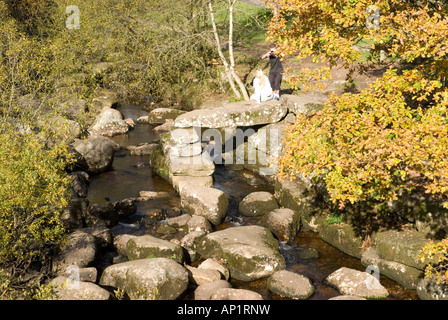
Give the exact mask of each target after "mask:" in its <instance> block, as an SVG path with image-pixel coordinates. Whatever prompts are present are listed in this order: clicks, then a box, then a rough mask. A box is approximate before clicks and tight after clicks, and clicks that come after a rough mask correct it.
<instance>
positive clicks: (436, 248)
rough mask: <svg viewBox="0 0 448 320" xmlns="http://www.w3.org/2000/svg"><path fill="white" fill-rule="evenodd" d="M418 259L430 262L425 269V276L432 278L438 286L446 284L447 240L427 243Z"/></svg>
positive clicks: (447, 281)
mask: <svg viewBox="0 0 448 320" xmlns="http://www.w3.org/2000/svg"><path fill="white" fill-rule="evenodd" d="M418 259H420V260H421V261H422V262H425V261H429V262H430V263H429V264H428V266H427V267H426V269H425V276H427V277H429V278H434V279H435V280H436V282H437V283H438V284H440V283H445V284H448V239H443V240H442V241H439V242H437V243H434V241H431V242H429V243H427V244H426V245H425V246H424V247H423V248H422V252H421V254H420V255H419V256H418Z"/></svg>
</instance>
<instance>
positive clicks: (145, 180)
mask: <svg viewBox="0 0 448 320" xmlns="http://www.w3.org/2000/svg"><path fill="white" fill-rule="evenodd" d="M120 111H121V112H122V113H123V114H124V116H125V117H131V118H133V119H134V120H135V119H136V118H137V117H138V116H141V115H144V114H145V113H144V112H142V111H141V110H140V109H139V108H137V107H132V106H126V107H125V108H123V109H120ZM112 139H113V140H114V141H115V142H117V143H119V144H120V145H121V146H122V147H126V146H128V145H137V144H140V143H147V142H153V141H155V140H157V134H156V133H155V132H154V130H153V126H151V125H137V126H136V128H135V129H134V130H132V131H130V132H129V133H128V134H126V135H122V136H117V137H114V138H112ZM214 182H215V188H217V189H220V190H222V191H224V192H225V193H226V194H227V195H228V197H229V210H228V212H227V217H226V219H225V221H224V223H223V224H222V225H220V226H219V227H218V228H217V230H220V229H224V228H228V227H232V226H238V225H248V224H257V223H258V221H259V218H257V217H251V218H246V217H242V216H240V215H239V214H238V204H239V202H240V201H241V200H242V199H243V198H244V197H245V196H246V195H247V194H249V193H251V192H254V191H269V192H273V191H274V190H273V186H272V184H269V183H268V182H267V181H266V180H264V179H263V178H261V177H258V176H256V175H254V174H253V173H251V172H249V171H244V170H243V171H230V170H227V169H226V168H225V167H224V166H222V165H221V166H217V167H216V171H215V174H214ZM140 191H165V192H170V193H172V197H169V198H167V199H161V200H153V201H149V202H140V203H139V204H138V210H137V213H136V214H135V215H133V216H131V217H130V218H129V219H127V220H126V221H123V223H122V224H120V225H119V226H118V227H116V228H114V232H115V233H134V234H155V230H156V228H157V226H158V225H157V224H155V225H153V226H152V227H141V226H139V224H138V221H139V220H140V219H141V217H143V216H145V215H150V214H154V212H156V211H157V210H160V209H168V208H173V207H174V208H176V207H177V208H179V207H180V199H179V197H178V196H177V194H176V193H175V191H174V189H173V188H172V186H171V185H170V184H169V183H168V182H167V181H166V180H164V179H162V178H160V177H159V176H158V175H156V174H155V173H154V172H153V171H152V170H151V168H150V166H149V157H137V156H131V155H130V154H129V152H128V151H126V150H121V151H119V152H117V154H116V157H115V160H114V164H113V170H112V171H110V172H107V173H103V174H101V175H98V176H93V177H91V178H90V187H89V195H88V199H89V201H90V203H102V204H105V203H107V202H114V201H118V200H122V199H126V198H133V197H137V196H138V193H139V192H140ZM180 236H181V234H178V235H177V236H173V237H176V238H177V237H180ZM309 248H312V249H315V250H316V251H317V252H318V254H319V257H318V258H308V259H307V258H300V254H301V253H302V252H303V251H304V250H310V249H309ZM280 251H281V253H282V255H283V256H284V257H285V260H286V269H287V270H290V271H293V272H296V273H299V274H302V275H304V276H306V277H308V278H309V279H310V280H311V281H312V282H313V285H314V287H315V293H314V294H313V296H311V297H310V300H327V299H329V298H331V297H335V296H337V295H339V293H338V292H337V290H336V289H334V288H333V287H331V286H329V285H327V284H326V283H325V281H324V280H325V278H326V277H327V276H328V275H329V274H331V273H332V272H334V271H336V270H337V269H339V268H341V267H343V266H345V267H348V268H353V269H357V270H361V271H365V269H366V268H365V267H364V266H362V264H361V262H360V260H359V259H356V258H353V257H351V256H349V255H347V254H345V253H343V252H341V251H340V250H338V249H336V248H335V247H333V246H331V245H329V244H328V243H326V242H324V241H323V240H321V239H320V238H319V235H318V234H316V233H312V232H303V231H301V232H299V234H298V235H297V237H296V238H295V239H294V241H292V242H280ZM199 262H200V261H199ZM199 262H196V263H195V264H198V263H199ZM266 281H267V280H266V279H262V280H257V281H253V282H243V281H238V280H231V283H232V286H233V287H235V288H244V289H249V290H253V291H256V292H258V293H260V294H261V295H262V296H263V297H264V298H265V299H271V300H274V299H275V300H277V299H282V298H281V297H280V296H277V295H275V294H273V293H271V292H270V291H269V290H268V289H267V287H266ZM380 282H381V284H382V285H383V286H385V287H386V288H387V289H388V291H389V293H390V296H389V297H388V299H394V300H417V299H418V297H417V294H416V291H415V290H406V289H404V288H403V287H402V286H400V285H398V284H397V283H396V282H394V281H392V280H390V279H388V278H386V277H383V276H381V277H380ZM192 290H193V288H191V290H189V292H187V294H186V295H185V296H184V299H191V298H192Z"/></svg>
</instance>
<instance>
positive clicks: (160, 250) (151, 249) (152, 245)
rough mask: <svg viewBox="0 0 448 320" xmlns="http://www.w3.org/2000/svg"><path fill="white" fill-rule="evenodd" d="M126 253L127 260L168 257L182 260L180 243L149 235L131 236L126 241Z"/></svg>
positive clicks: (182, 254) (178, 260)
mask: <svg viewBox="0 0 448 320" xmlns="http://www.w3.org/2000/svg"><path fill="white" fill-rule="evenodd" d="M126 255H127V257H128V259H129V260H137V259H145V258H168V259H172V260H174V261H177V262H183V261H184V253H183V249H182V247H181V246H180V245H177V244H175V243H172V242H170V241H166V240H162V239H159V238H156V237H153V236H150V235H145V236H138V237H134V238H131V239H130V240H129V241H128V242H127V243H126Z"/></svg>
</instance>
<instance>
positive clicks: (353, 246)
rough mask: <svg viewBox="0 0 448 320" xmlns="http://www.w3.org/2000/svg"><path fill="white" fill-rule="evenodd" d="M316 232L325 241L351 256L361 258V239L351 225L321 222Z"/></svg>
mask: <svg viewBox="0 0 448 320" xmlns="http://www.w3.org/2000/svg"><path fill="white" fill-rule="evenodd" d="M318 232H319V236H320V238H321V239H322V240H324V241H325V242H328V243H329V244H331V245H332V246H334V247H336V248H338V249H339V250H341V251H342V252H345V253H347V254H349V255H351V256H353V257H356V258H361V249H362V243H363V239H362V237H361V236H360V235H359V234H358V233H357V232H356V231H355V229H354V228H353V227H352V226H351V225H349V224H346V223H341V224H328V223H325V222H323V223H321V224H320V225H319V227H318Z"/></svg>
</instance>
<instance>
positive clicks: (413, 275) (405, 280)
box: [361, 248, 423, 289]
mask: <svg viewBox="0 0 448 320" xmlns="http://www.w3.org/2000/svg"><path fill="white" fill-rule="evenodd" d="M361 263H362V264H363V265H364V266H365V267H369V266H373V267H375V268H378V271H379V273H380V274H382V275H384V276H386V277H388V278H389V279H392V280H394V281H396V282H398V283H399V284H400V285H402V286H403V287H404V288H406V289H416V288H417V285H418V283H419V281H420V280H421V278H422V277H423V271H422V270H419V269H416V268H413V267H410V266H407V265H405V264H402V263H399V262H395V261H389V260H384V259H381V258H380V257H379V255H378V254H377V252H376V250H375V249H374V248H370V249H368V250H366V251H364V252H363V254H362V257H361Z"/></svg>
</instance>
